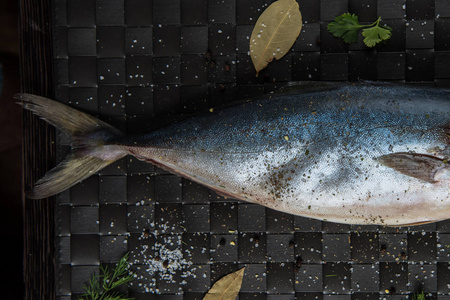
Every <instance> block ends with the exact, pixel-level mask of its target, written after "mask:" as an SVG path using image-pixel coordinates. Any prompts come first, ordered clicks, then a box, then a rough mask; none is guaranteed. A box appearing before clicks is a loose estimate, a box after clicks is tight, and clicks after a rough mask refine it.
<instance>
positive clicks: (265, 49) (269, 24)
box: [250, 0, 302, 76]
mask: <svg viewBox="0 0 450 300" xmlns="http://www.w3.org/2000/svg"><path fill="white" fill-rule="evenodd" d="M301 29H302V15H301V13H300V10H299V6H298V3H297V1H295V0H278V1H276V2H274V3H272V4H271V5H270V6H269V7H268V8H267V9H266V10H265V11H264V12H263V13H262V14H261V16H259V18H258V20H257V21H256V24H255V27H254V28H253V32H252V36H251V38H250V57H251V58H252V61H253V65H254V66H255V69H256V76H258V73H259V71H261V70H262V69H264V68H265V67H266V66H267V65H268V64H269V63H270V62H271V61H272V60H273V59H274V58H275V59H280V58H282V57H283V56H284V55H285V54H286V53H287V52H288V51H289V49H291V47H292V45H293V44H294V42H295V40H296V39H297V37H298V36H299V34H300V31H301Z"/></svg>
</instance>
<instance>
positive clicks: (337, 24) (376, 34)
mask: <svg viewBox="0 0 450 300" xmlns="http://www.w3.org/2000/svg"><path fill="white" fill-rule="evenodd" d="M380 21H381V17H380V18H378V19H377V20H376V21H375V22H373V23H372V24H369V25H360V24H359V21H358V16H357V15H355V14H350V13H344V14H342V15H340V16H337V17H336V18H335V19H334V21H333V22H331V23H330V24H328V30H329V31H330V32H331V33H332V34H333V35H334V36H335V37H340V38H343V39H344V42H346V43H348V44H351V43H356V42H357V41H358V32H359V30H360V29H363V36H364V37H365V38H364V44H366V46H367V47H374V46H375V45H376V44H378V43H379V42H382V41H385V40H388V39H390V38H391V35H392V34H391V31H392V28H391V27H389V26H383V25H380Z"/></svg>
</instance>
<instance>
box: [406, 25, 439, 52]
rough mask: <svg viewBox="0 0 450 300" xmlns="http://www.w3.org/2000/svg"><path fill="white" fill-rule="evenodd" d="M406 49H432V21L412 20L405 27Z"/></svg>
mask: <svg viewBox="0 0 450 300" xmlns="http://www.w3.org/2000/svg"><path fill="white" fill-rule="evenodd" d="M406 48H407V49H432V48H434V21H433V20H426V21H421V20H413V21H409V22H408V26H407V27H406Z"/></svg>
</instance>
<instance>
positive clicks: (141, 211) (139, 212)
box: [127, 205, 155, 233]
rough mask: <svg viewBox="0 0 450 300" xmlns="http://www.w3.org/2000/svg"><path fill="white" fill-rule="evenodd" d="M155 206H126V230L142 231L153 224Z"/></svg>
mask: <svg viewBox="0 0 450 300" xmlns="http://www.w3.org/2000/svg"><path fill="white" fill-rule="evenodd" d="M154 222H155V207H154V206H153V205H128V206H127V231H128V232H137V233H142V232H144V231H145V230H149V228H152V227H153V226H154Z"/></svg>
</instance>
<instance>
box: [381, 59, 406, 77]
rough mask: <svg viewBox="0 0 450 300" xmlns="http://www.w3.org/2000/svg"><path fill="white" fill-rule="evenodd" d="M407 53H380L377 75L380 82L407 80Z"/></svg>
mask: <svg viewBox="0 0 450 300" xmlns="http://www.w3.org/2000/svg"><path fill="white" fill-rule="evenodd" d="M405 64H406V55H405V53H401V52H398V53H394V52H392V53H378V55H377V75H378V80H402V79H405Z"/></svg>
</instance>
